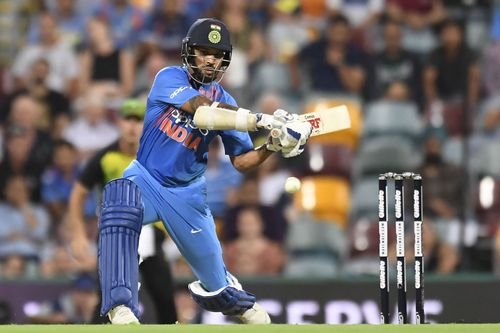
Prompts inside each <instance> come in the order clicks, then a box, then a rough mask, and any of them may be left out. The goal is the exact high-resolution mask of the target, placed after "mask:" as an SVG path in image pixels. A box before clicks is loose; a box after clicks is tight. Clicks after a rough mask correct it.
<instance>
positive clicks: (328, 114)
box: [271, 105, 351, 138]
mask: <svg viewBox="0 0 500 333" xmlns="http://www.w3.org/2000/svg"><path fill="white" fill-rule="evenodd" d="M299 120H300V121H304V122H305V121H308V122H309V123H310V124H311V126H312V132H311V136H317V135H322V134H327V133H331V132H337V131H341V130H344V129H347V128H350V127H351V118H350V117H349V111H348V110H347V106H345V105H340V106H336V107H333V108H330V109H323V110H319V111H316V112H311V113H306V114H301V115H300V116H299ZM280 135H281V130H279V129H277V128H275V129H273V130H271V136H272V137H273V138H277V137H279V136H280Z"/></svg>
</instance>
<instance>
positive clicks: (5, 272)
mask: <svg viewBox="0 0 500 333" xmlns="http://www.w3.org/2000/svg"><path fill="white" fill-rule="evenodd" d="M26 266H27V263H26V259H25V258H24V257H23V256H19V255H15V254H13V255H9V256H8V257H7V258H4V259H3V260H2V265H1V268H2V269H1V271H0V276H1V277H3V278H4V279H10V280H15V279H19V278H22V277H23V276H26V271H27V269H26Z"/></svg>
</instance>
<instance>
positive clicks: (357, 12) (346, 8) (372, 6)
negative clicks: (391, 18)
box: [326, 0, 384, 49]
mask: <svg viewBox="0 0 500 333" xmlns="http://www.w3.org/2000/svg"><path fill="white" fill-rule="evenodd" d="M326 6H327V9H328V10H329V11H330V15H332V16H333V15H341V14H343V15H345V16H346V17H347V19H348V21H349V22H350V23H351V24H352V27H353V39H354V40H355V41H357V44H358V45H359V46H360V47H363V48H368V49H371V47H372V45H371V40H369V35H368V32H369V31H370V30H371V29H372V27H373V26H374V25H375V24H376V23H377V22H378V19H379V17H380V15H381V13H382V11H383V9H384V8H383V6H384V1H383V0H367V1H349V0H326Z"/></svg>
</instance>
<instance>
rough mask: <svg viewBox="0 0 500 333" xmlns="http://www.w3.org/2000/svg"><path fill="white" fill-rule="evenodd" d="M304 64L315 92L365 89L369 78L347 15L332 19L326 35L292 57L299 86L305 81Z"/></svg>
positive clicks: (356, 92) (297, 85)
mask: <svg viewBox="0 0 500 333" xmlns="http://www.w3.org/2000/svg"><path fill="white" fill-rule="evenodd" d="M303 67H304V68H305V74H306V76H307V79H308V80H309V81H310V82H311V83H310V85H311V89H312V90H313V91H320V92H330V93H353V94H360V93H361V92H362V90H363V88H364V84H365V80H366V69H365V67H366V64H365V57H364V54H363V53H362V52H361V50H359V49H358V48H357V47H356V46H354V45H353V44H352V43H351V42H350V25H349V22H348V21H347V19H346V18H345V17H344V16H334V17H332V18H330V19H329V22H328V26H327V29H326V34H325V36H324V37H323V38H321V39H320V40H319V41H316V42H313V43H311V44H308V45H306V46H305V47H304V48H303V49H302V50H301V51H300V52H299V53H298V55H297V56H296V57H292V58H291V61H290V70H291V73H290V74H291V79H292V86H293V87H294V88H295V89H298V88H300V86H301V83H302V82H304V80H302V78H301V75H300V72H299V69H300V68H303Z"/></svg>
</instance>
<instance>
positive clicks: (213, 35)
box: [208, 30, 221, 44]
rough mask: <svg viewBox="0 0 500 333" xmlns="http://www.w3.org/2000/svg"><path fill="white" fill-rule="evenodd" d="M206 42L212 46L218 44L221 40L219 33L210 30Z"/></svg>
mask: <svg viewBox="0 0 500 333" xmlns="http://www.w3.org/2000/svg"><path fill="white" fill-rule="evenodd" d="M208 40H209V41H210V42H211V43H212V44H217V43H219V42H220V40H221V35H220V32H218V31H217V30H212V31H210V32H209V33H208Z"/></svg>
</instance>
